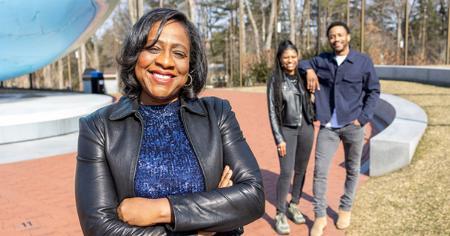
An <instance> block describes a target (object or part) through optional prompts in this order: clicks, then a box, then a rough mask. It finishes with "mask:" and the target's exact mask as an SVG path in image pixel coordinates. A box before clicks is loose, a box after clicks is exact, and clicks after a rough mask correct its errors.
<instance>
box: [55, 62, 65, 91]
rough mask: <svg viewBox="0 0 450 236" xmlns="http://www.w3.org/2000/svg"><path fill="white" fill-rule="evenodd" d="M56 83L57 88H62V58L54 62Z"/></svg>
mask: <svg viewBox="0 0 450 236" xmlns="http://www.w3.org/2000/svg"><path fill="white" fill-rule="evenodd" d="M56 81H57V82H58V88H59V89H63V88H64V64H63V60H62V58H59V59H58V60H57V61H56Z"/></svg>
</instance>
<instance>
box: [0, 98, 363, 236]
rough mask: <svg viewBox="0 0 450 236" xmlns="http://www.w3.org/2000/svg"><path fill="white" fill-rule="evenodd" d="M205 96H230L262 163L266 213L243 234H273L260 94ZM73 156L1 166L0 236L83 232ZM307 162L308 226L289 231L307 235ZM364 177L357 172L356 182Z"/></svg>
mask: <svg viewBox="0 0 450 236" xmlns="http://www.w3.org/2000/svg"><path fill="white" fill-rule="evenodd" d="M205 95H214V96H219V97H224V98H227V99H229V100H230V101H231V104H232V106H233V109H234V111H235V112H236V116H237V118H238V120H239V122H240V125H241V128H242V129H243V131H244V135H245V136H246V138H247V141H248V143H249V145H250V147H251V148H252V150H253V152H254V154H255V156H256V157H257V159H258V162H259V164H260V167H261V170H262V174H263V178H264V185H265V192H266V214H265V215H264V216H263V217H262V218H261V219H259V220H257V221H256V222H254V223H252V224H250V225H248V226H246V227H245V235H258V236H263V235H275V232H274V230H273V229H272V224H273V220H272V219H273V217H274V215H275V206H274V205H275V183H276V180H277V178H278V173H279V166H278V160H277V158H276V150H275V145H274V142H273V138H272V134H271V131H270V125H269V122H268V115H267V103H266V96H265V94H263V93H249V92H236V91H230V90H208V91H207V92H206V93H205ZM75 155H76V154H74V153H72V154H66V155H60V156H56V157H49V158H43V159H38V160H31V161H24V162H17V163H11V164H3V165H0V206H1V213H0V235H12V236H14V235H82V233H81V229H80V227H79V224H78V219H77V215H76V209H75V200H74V190H73V182H74V172H75ZM342 162H343V153H342V148H341V149H340V150H339V151H338V153H337V154H336V157H335V158H334V161H333V164H332V167H331V171H330V178H329V188H328V196H329V197H328V199H329V204H330V207H329V209H328V216H329V218H328V227H327V228H326V235H343V234H344V232H343V231H339V230H337V229H336V228H335V226H334V225H333V222H334V220H335V219H336V210H337V206H338V198H339V196H340V195H341V194H342V189H343V181H344V177H345V169H344V168H343V167H342ZM313 166H314V160H313V158H311V161H310V163H309V167H308V172H307V177H306V183H305V188H304V194H303V198H302V200H301V202H300V208H301V210H302V212H304V213H305V216H306V217H307V224H306V225H294V224H292V223H290V225H291V230H292V233H291V235H307V234H308V233H309V228H310V227H311V223H312V221H311V220H312V219H313V216H314V215H313V212H312V205H311V201H312V188H311V182H312V181H311V180H312V171H313ZM366 179H367V177H366V176H362V177H361V181H360V183H363V182H364V181H365V180H366Z"/></svg>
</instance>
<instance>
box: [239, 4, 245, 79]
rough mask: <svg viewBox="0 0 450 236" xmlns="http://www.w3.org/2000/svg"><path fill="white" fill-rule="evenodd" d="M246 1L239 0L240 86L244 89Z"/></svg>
mask: <svg viewBox="0 0 450 236" xmlns="http://www.w3.org/2000/svg"><path fill="white" fill-rule="evenodd" d="M244 8H245V6H244V0H239V86H241V87H242V85H243V84H242V79H243V73H244V64H245V62H244V60H245V51H246V48H245V22H244Z"/></svg>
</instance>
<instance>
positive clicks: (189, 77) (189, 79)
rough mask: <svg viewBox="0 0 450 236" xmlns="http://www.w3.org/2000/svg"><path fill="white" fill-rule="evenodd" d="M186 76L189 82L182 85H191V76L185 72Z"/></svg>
mask: <svg viewBox="0 0 450 236" xmlns="http://www.w3.org/2000/svg"><path fill="white" fill-rule="evenodd" d="M186 77H187V79H188V81H189V82H188V83H186V84H184V87H191V86H192V76H191V74H189V73H187V75H186Z"/></svg>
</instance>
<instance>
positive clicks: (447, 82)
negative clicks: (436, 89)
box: [375, 65, 450, 86]
mask: <svg viewBox="0 0 450 236" xmlns="http://www.w3.org/2000/svg"><path fill="white" fill-rule="evenodd" d="M375 71H376V72H377V75H378V77H379V78H380V79H386V80H404V81H411V82H420V83H426V84H433V85H439V86H450V68H442V67H431V66H390V65H389V66H386V65H376V66H375Z"/></svg>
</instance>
